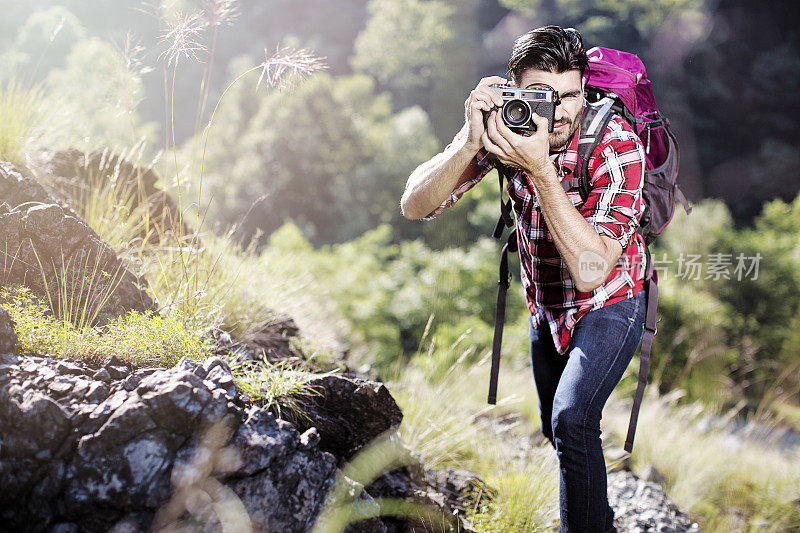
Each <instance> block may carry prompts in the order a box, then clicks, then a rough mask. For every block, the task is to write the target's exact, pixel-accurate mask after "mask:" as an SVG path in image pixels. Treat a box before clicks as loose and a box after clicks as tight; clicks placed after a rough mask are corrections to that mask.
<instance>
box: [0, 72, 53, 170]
mask: <svg viewBox="0 0 800 533" xmlns="http://www.w3.org/2000/svg"><path fill="white" fill-rule="evenodd" d="M42 101H43V93H42V89H41V87H39V86H34V87H26V86H24V85H23V84H22V83H19V82H18V81H16V80H15V79H14V78H11V79H9V80H8V81H6V83H5V85H2V84H0V160H2V161H11V162H13V163H22V162H24V151H25V148H26V147H27V146H28V144H29V143H30V141H31V138H32V136H33V135H34V134H35V129H36V127H37V126H39V124H40V123H41V118H40V116H41V113H42V109H41V106H42Z"/></svg>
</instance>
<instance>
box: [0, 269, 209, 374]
mask: <svg viewBox="0 0 800 533" xmlns="http://www.w3.org/2000/svg"><path fill="white" fill-rule="evenodd" d="M0 305H2V306H3V307H5V308H6V309H7V310H8V312H9V314H10V315H11V318H12V319H13V320H14V322H15V324H16V325H15V329H16V332H17V336H18V338H19V349H20V350H21V352H22V353H25V354H36V355H50V356H53V357H63V358H70V359H78V360H83V361H88V362H93V363H99V362H102V361H103V360H104V359H105V358H106V357H108V356H111V355H113V356H116V357H117V358H119V359H120V360H122V361H125V362H126V363H128V364H130V365H132V366H159V367H165V368H168V367H171V366H174V365H175V364H176V363H177V362H178V361H179V360H180V359H181V358H182V357H184V356H185V357H191V358H193V359H196V360H198V361H202V360H204V359H205V358H206V357H208V356H209V354H210V353H211V352H210V346H209V345H208V344H207V343H206V342H204V341H203V340H202V339H201V338H200V337H199V336H197V335H193V334H191V333H189V332H187V331H186V330H184V329H183V328H182V327H181V325H180V324H178V323H176V322H175V321H174V320H172V319H170V318H164V317H159V316H156V315H153V314H150V313H147V314H142V313H137V312H135V311H131V312H129V313H127V314H125V315H122V316H119V317H116V318H115V319H112V320H111V321H109V322H108V323H106V324H105V325H103V326H97V327H94V326H89V325H83V326H82V327H77V326H75V325H74V324H73V323H72V322H70V321H69V320H64V319H62V318H58V317H57V316H55V315H54V314H53V313H52V312H51V311H50V308H49V307H48V306H47V305H45V304H44V303H42V302H41V301H40V300H39V299H38V298H36V297H35V296H34V295H33V294H32V293H31V292H30V290H29V289H27V288H26V287H22V286H19V285H16V286H5V287H2V288H0Z"/></svg>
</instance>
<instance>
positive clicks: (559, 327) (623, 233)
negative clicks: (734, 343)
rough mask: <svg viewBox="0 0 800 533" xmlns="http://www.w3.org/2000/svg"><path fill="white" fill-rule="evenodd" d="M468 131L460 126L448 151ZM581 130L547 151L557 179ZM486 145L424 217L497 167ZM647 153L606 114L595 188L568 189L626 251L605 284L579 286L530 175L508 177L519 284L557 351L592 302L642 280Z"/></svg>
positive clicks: (570, 168)
mask: <svg viewBox="0 0 800 533" xmlns="http://www.w3.org/2000/svg"><path fill="white" fill-rule="evenodd" d="M465 134H466V129H462V130H461V131H460V132H459V134H458V135H457V136H456V138H455V139H454V140H453V141H454V142H453V143H451V144H450V145H449V146H448V147H447V148H445V151H446V150H448V149H449V148H450V147H451V146H453V144H454V143H455V141H456V140H457V139H459V138H460V137H461V136H463V135H465ZM579 134H580V132H579V131H576V132H575V134H574V135H573V137H572V140H571V141H570V143H569V145H568V146H567V148H566V149H565V150H562V151H560V152H558V153H555V154H552V155H551V156H550V159H551V161H552V162H553V164H554V165H555V168H556V171H557V172H558V175H559V179H560V181H564V180H566V179H569V178H571V177H577V176H575V166H576V164H577V161H578V152H577V147H578V137H579ZM487 155H488V154H487V152H486V150H485V149H484V148H481V150H480V151H479V152H478V154H477V155H476V157H475V158H474V159H473V160H472V162H471V163H470V166H469V167H468V169H469V171H470V172H473V173H474V177H472V178H470V179H468V180H467V181H465V182H464V183H462V184H461V185H459V186H458V187H457V188H456V189H455V190H454V191H453V192H452V194H451V195H450V197H449V198H448V199H446V200H445V201H444V202H443V203H442V205H440V206H439V207H437V208H436V209H435V210H433V211H432V212H431V213H430V214H429V215H428V216H427V217H425V218H424V219H423V220H430V219H433V218H434V217H436V216H438V215H439V214H440V213H441V212H442V211H444V209H445V208H447V207H450V206H451V205H453V204H454V203H456V202H457V201H458V199H459V198H461V196H462V195H463V194H464V193H465V192H466V191H468V190H469V189H471V188H472V187H474V186H475V184H476V183H478V182H479V181H480V180H481V179H483V177H484V176H485V175H486V174H487V173H488V172H489V171H490V170H492V169H493V168H494V167H495V165H496V161H492V160H490V159H493V158H489V157H487ZM644 161H645V154H644V148H643V146H642V142H641V141H640V140H639V137H638V136H637V135H636V134H635V133H634V132H633V131H632V130H631V127H630V126H629V125H628V123H627V122H625V120H623V119H621V118H620V117H618V116H615V117H614V118H612V120H611V122H609V125H608V128H607V129H606V131H605V133H604V135H603V138H602V139H601V140H600V144H599V145H598V147H597V149H596V150H595V151H594V153H593V154H592V157H591V158H590V159H589V167H588V168H589V175H590V176H591V180H590V192H589V196H588V197H587V199H586V202H583V201H582V200H581V195H580V192H579V190H578V188H577V187H573V188H571V189H569V190H567V191H566V195H567V197H568V198H569V200H570V201H571V202H572V205H574V206H575V208H576V209H577V210H578V211H579V212H580V213H581V215H583V217H584V218H585V219H586V220H587V222H589V224H591V225H592V227H594V228H595V229H596V230H597V232H598V233H599V234H600V235H607V236H609V237H611V238H613V239H616V240H617V241H618V242H619V243H620V244H621V245H622V255H621V256H620V259H619V261H617V264H616V265H615V266H614V269H613V270H612V271H611V273H610V274H609V276H608V278H607V279H606V280H605V281H604V282H603V284H602V285H600V286H599V287H597V288H596V289H595V290H593V291H591V292H581V291H578V290H577V288H576V287H575V282H574V280H573V278H572V276H571V274H570V273H569V270H568V269H567V265H566V263H565V262H564V261H563V260H562V259H561V255H560V254H559V252H558V249H557V248H556V245H555V242H554V241H553V237H552V235H551V234H550V231H549V230H548V229H547V226H546V225H545V219H544V215H543V214H542V211H541V208H540V206H539V201H538V199H537V198H536V196H535V194H534V192H533V191H534V188H533V185H532V183H531V181H530V178H529V177H528V176H527V175H526V174H525V173H524V172H523V171H522V170H517V172H516V173H514V175H513V176H511V178H510V179H509V181H508V182H507V184H506V189H507V191H508V194H509V197H510V198H511V203H512V206H513V210H514V218H515V219H516V226H517V241H518V243H519V255H520V263H521V277H522V285H523V287H524V289H525V295H526V301H527V306H528V310H529V311H530V312H531V314H532V315H533V325H534V326H535V327H538V326H539V323H540V320H541V319H542V318H545V319H546V320H547V322H548V323H549V325H550V332H551V334H552V336H553V341H554V343H555V346H556V348H557V350H558V352H559V353H560V354H562V355H563V354H566V353H567V352H568V351H569V345H570V336H571V333H572V330H573V329H574V328H575V325H576V324H577V323H578V320H579V319H580V318H581V317H582V316H583V315H585V314H586V313H588V312H589V311H591V310H593V309H598V308H600V307H603V306H605V305H609V304H612V303H614V302H617V301H620V300H624V299H626V298H630V297H632V296H633V295H634V294H636V293H638V292H639V291H640V290H641V289H642V288H643V287H644V276H645V272H646V270H645V269H646V266H647V265H646V264H645V262H646V255H645V253H646V252H645V244H644V239H643V237H642V236H641V234H640V233H638V232H637V231H636V230H637V228H638V227H639V220H640V219H641V217H642V212H643V211H644V200H643V198H642V186H643V184H644V169H645V165H644Z"/></svg>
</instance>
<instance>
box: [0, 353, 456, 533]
mask: <svg viewBox="0 0 800 533" xmlns="http://www.w3.org/2000/svg"><path fill="white" fill-rule="evenodd" d="M108 369H117V370H118V371H119V372H120V373H122V372H123V369H126V367H125V366H124V365H123V364H122V362H121V361H119V360H117V359H109V360H107V361H106V362H105V365H104V366H103V367H102V368H101V369H99V370H97V371H93V370H92V369H90V368H88V367H86V365H84V364H83V363H80V362H76V361H67V360H55V359H50V358H45V357H35V356H24V357H20V358H19V359H18V360H17V361H16V362H14V363H10V364H9V365H8V367H7V368H6V369H5V370H4V372H5V373H2V374H0V376H4V377H3V379H6V380H7V381H6V383H7V384H6V385H2V383H3V382H2V381H0V479H2V480H3V490H2V491H0V519H2V520H3V522H2V523H3V524H4V525H3V527H0V529H4V528H5V529H7V530H10V531H16V530H26V531H28V530H30V531H51V530H55V531H64V532H69V531H75V530H76V529H75V528H77V530H79V531H109V530H111V531H130V532H144V531H149V530H154V529H155V530H158V529H159V528H167V529H173V530H203V531H220V530H221V529H222V528H223V524H222V523H221V522H220V519H219V517H218V516H217V515H216V512H215V509H216V508H218V507H215V506H219V505H221V503H220V502H223V501H228V502H238V503H235V505H234V504H230V505H231V506H230V507H226V508H229V509H232V510H235V509H243V510H244V513H241V514H240V515H236V513H235V512H234V511H231V513H232V515H231V516H234V518H231V516H227V515H226V518H225V520H233V522H230V521H229V522H226V524H225V525H224V527H226V528H231V529H230V530H237V529H236V526H235V524H237V523H240V524H243V523H244V522H236V520H246V521H249V522H250V524H251V525H252V527H253V530H254V531H281V532H287V533H294V532H297V533H306V532H308V531H310V530H311V528H312V527H313V525H314V523H315V521H316V519H317V517H318V516H319V514H320V512H321V510H322V508H323V506H324V504H325V502H326V497H327V495H328V491H329V490H330V488H331V487H332V486H333V484H334V482H335V481H336V479H337V477H338V476H339V475H340V470H339V465H340V464H341V463H342V462H343V458H342V457H340V456H335V455H333V454H331V453H329V452H328V451H326V450H325V449H324V447H323V439H324V435H323V434H322V433H321V432H320V431H318V429H317V428H316V427H313V426H312V427H308V428H298V427H296V426H295V425H293V424H292V423H290V422H289V421H286V420H281V419H279V418H276V417H275V416H274V415H273V414H272V413H270V412H269V411H268V410H266V409H263V408H259V407H255V406H250V407H247V408H243V407H241V406H240V401H239V400H238V399H236V401H233V400H231V397H230V395H231V394H234V395H236V394H239V393H238V391H237V390H236V388H235V387H231V386H230V385H231V379H232V377H231V375H230V370H229V369H228V367H227V365H226V364H225V362H224V361H223V360H221V359H210V360H208V361H206V362H205V363H204V364H202V365H201V364H199V363H197V362H195V361H193V360H191V359H184V360H182V361H181V362H180V363H179V364H178V365H177V366H176V367H174V368H172V369H139V370H135V371H132V372H131V371H130V370H128V374H124V375H120V376H119V377H118V378H114V377H113V376H111V375H110V373H109V372H107V370H108ZM104 371H105V372H104ZM132 376H135V377H136V378H137V379H138V384H137V385H136V387H135V388H133V389H132V390H127V389H126V388H125V386H124V385H125V384H126V383H128V384H131V383H132V382H133V380H132V379H131V378H132ZM100 378H102V379H100ZM343 381H346V383H345V382H343V383H338V382H333V383H328V384H327V389H326V390H328V392H329V393H330V394H331V398H332V402H331V404H330V406H329V407H331V408H333V407H335V406H336V405H337V402H343V401H345V399H346V398H350V399H351V401H358V402H371V405H370V406H368V407H367V408H363V409H362V408H356V409H350V412H349V414H339V415H336V413H337V411H336V410H335V409H334V410H331V411H326V414H325V416H326V417H327V418H324V420H327V421H328V422H329V423H333V421H334V420H341V421H342V423H344V424H347V425H348V427H351V429H354V430H355V429H357V425H356V419H354V418H353V417H354V416H356V415H357V414H358V413H361V415H362V416H363V415H364V414H371V415H374V416H375V417H377V418H378V419H380V416H378V414H376V410H375V405H380V404H385V406H386V405H388V406H391V405H394V404H393V400H392V401H391V402H389V400H391V396H390V395H388V392H386V391H384V390H382V389H381V387H382V385H381V384H376V383H369V382H365V381H364V380H358V379H354V378H344V380H343ZM323 383H326V382H324V381H323ZM54 388H55V389H57V390H58V391H59V393H58V394H55V393H54V392H53V389H54ZM358 389H361V390H358ZM76 391H80V392H76ZM336 391H339V392H336ZM383 395H386V396H388V398H384V397H383ZM337 398H338V399H337ZM334 400H335V401H334ZM394 409H396V405H395V406H394ZM388 413H389V414H386V413H384V415H383V419H382V422H380V423H378V422H377V421H372V422H369V421H366V422H365V423H364V426H365V427H366V428H367V429H368V431H369V432H374V431H375V430H376V429H377V428H378V427H382V426H392V425H393V424H395V423H399V419H400V414H399V410H397V413H396V414H391V413H393V411H392V410H391V409H389V411H388ZM319 416H320V420H323V417H322V415H319ZM337 416H339V417H340V418H336V417H337ZM334 440H335V439H334ZM359 440H366V438H365V437H362V438H361V439H359V438H357V437H355V436H352V437H350V438H349V440H348V441H347V442H345V443H340V444H343V445H344V446H345V447H346V448H347V449H352V448H353V447H354V446H355V445H356V443H357V442H358V441H359ZM420 472H422V473H421V474H420ZM468 477H469V475H468V474H464V476H463V478H464V479H466V478H468ZM458 479H461V478H458ZM463 484H464V483H460V482H457V481H452V482H451V485H453V486H454V487H456V486H463ZM352 490H353V491H357V492H358V498H359V499H360V500H361V501H363V502H364V503H365V504H367V505H372V504H374V505H377V504H375V503H374V498H379V497H388V496H391V495H396V496H399V497H405V498H408V499H409V500H412V501H417V502H420V503H425V504H427V505H430V506H432V507H433V508H434V509H437V510H438V512H440V513H441V514H442V516H450V515H451V514H452V509H451V508H450V507H448V501H449V499H452V498H450V496H446V495H444V494H443V493H441V492H439V491H437V490H436V488H435V487H433V486H432V485H430V484H427V483H426V481H425V473H424V471H423V470H422V469H421V467H418V468H413V467H403V468H402V469H398V470H396V471H393V472H392V473H387V474H386V475H385V477H382V478H379V480H378V481H377V482H376V483H372V484H371V485H370V486H368V487H366V488H364V487H362V486H360V485H358V484H354V485H353V487H352ZM354 494H355V493H354ZM453 498H455V496H453ZM371 502H372V503H371ZM237 516H238V518H237ZM232 524H234V525H232ZM422 527H423V526H422V525H421V524H418V523H416V522H415V521H414V520H406V519H399V518H393V517H381V518H372V519H369V520H362V521H360V522H357V523H355V524H352V525H350V526H349V527H348V528H347V531H348V532H350V533H357V532H364V533H366V532H389V531H393V532H399V531H424V529H421V528H422Z"/></svg>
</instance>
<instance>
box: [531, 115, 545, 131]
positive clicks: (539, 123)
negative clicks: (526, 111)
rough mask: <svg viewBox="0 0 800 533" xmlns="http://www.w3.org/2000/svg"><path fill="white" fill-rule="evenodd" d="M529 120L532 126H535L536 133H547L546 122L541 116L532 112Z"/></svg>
mask: <svg viewBox="0 0 800 533" xmlns="http://www.w3.org/2000/svg"><path fill="white" fill-rule="evenodd" d="M531 120H532V121H533V123H534V124H536V131H545V132H546V131H549V130H548V120H547V119H546V118H544V117H543V116H542V115H540V114H538V113H536V112H533V113H531Z"/></svg>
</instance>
